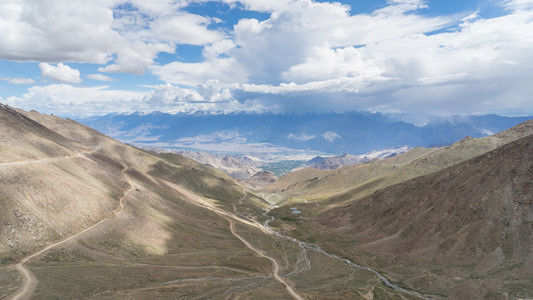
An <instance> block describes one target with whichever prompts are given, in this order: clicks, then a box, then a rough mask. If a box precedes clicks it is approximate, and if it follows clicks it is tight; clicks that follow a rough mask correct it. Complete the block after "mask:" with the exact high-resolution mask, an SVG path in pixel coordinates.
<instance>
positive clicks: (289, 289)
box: [226, 218, 303, 300]
mask: <svg viewBox="0 0 533 300" xmlns="http://www.w3.org/2000/svg"><path fill="white" fill-rule="evenodd" d="M226 219H227V220H228V221H229V226H230V229H231V233H232V234H233V235H234V236H235V237H236V238H238V239H239V240H241V242H242V243H243V244H244V245H245V246H246V247H247V248H248V249H250V250H252V251H254V252H255V253H257V254H258V255H259V256H261V257H264V258H266V259H268V260H270V261H271V262H272V276H273V277H274V279H275V280H276V281H278V282H279V283H281V284H282V285H283V286H284V287H285V289H286V290H287V292H288V293H289V294H290V295H291V296H292V297H293V298H294V299H298V300H303V298H302V296H300V295H299V294H298V293H296V291H295V290H294V289H293V288H292V287H291V286H290V285H289V284H287V282H285V280H284V279H283V278H281V277H280V276H279V264H278V262H277V261H276V260H275V259H274V258H272V257H270V256H268V255H267V254H265V253H264V252H263V251H261V250H259V249H257V248H255V247H254V246H252V245H251V244H250V243H249V242H248V241H247V240H245V239H244V238H243V237H242V236H240V235H239V234H238V233H237V232H235V225H234V224H233V221H232V220H231V219H230V218H226Z"/></svg>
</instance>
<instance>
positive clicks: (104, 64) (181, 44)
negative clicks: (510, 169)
mask: <svg viewBox="0 0 533 300" xmlns="http://www.w3.org/2000/svg"><path fill="white" fill-rule="evenodd" d="M0 32H2V35H0V102H1V103H6V104H8V105H11V106H15V107H19V108H23V109H27V110H30V109H34V110H37V111H39V112H42V113H53V114H56V115H60V116H89V115H101V114H108V113H129V112H134V111H143V112H149V111H164V112H185V113H192V112H209V113H230V112H256V113H262V112H274V113H299V112H313V113H321V112H346V111H371V112H380V113H392V114H413V115H416V114H419V115H452V114H489V113H496V114H500V115H507V116H524V115H533V97H532V96H531V95H533V0H462V1H460V0H353V1H348V0H344V1H340V2H333V1H318V0H314V1H313V0H217V1H205V0H151V1H145V0H131V1H122V0H92V1H85V0H83V1H82V0H40V1H33V0H2V1H1V2H0Z"/></svg>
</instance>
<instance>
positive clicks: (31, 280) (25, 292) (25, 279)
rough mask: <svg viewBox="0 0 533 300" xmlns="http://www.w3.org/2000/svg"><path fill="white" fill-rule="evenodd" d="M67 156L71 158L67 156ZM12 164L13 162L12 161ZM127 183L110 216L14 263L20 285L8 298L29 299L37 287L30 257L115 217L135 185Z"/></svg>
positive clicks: (128, 180)
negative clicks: (19, 276) (20, 280)
mask: <svg viewBox="0 0 533 300" xmlns="http://www.w3.org/2000/svg"><path fill="white" fill-rule="evenodd" d="M75 157H84V156H83V154H79V155H77V156H75ZM63 158H64V157H63ZM69 158H72V157H70V156H69ZM57 159H60V158H57ZM49 160H51V159H47V161H49ZM41 161H43V160H39V162H41ZM24 163H29V162H24ZM12 164H13V163H12ZM123 167H124V169H122V170H121V173H123V174H125V172H126V171H127V170H128V167H127V166H125V165H123ZM125 178H126V180H127V182H128V184H129V185H130V187H129V188H128V190H126V192H124V195H122V197H121V198H120V199H119V207H118V208H117V209H116V210H115V211H113V213H112V215H111V216H110V217H107V218H105V219H102V220H100V222H98V223H96V224H94V225H92V226H90V227H88V228H85V229H84V230H82V231H80V232H78V233H76V234H74V235H71V236H70V237H67V238H65V239H63V240H60V241H58V242H56V243H54V244H51V245H49V246H47V247H46V248H44V249H42V250H40V251H38V252H35V253H33V254H31V255H29V256H26V257H25V258H23V259H22V260H21V261H20V262H19V263H18V264H16V266H15V269H16V270H17V271H18V272H19V273H20V275H21V276H22V285H21V286H20V287H19V289H18V290H17V291H15V292H14V293H13V294H11V296H10V297H8V299H11V300H19V299H30V298H31V296H32V294H33V291H34V290H35V287H37V283H38V280H37V278H35V276H34V275H33V273H32V272H31V271H30V269H28V268H27V267H26V266H25V264H26V263H27V262H28V261H30V260H31V259H33V258H35V257H37V256H39V255H41V254H43V253H45V252H46V251H48V250H50V249H52V248H54V247H57V246H59V245H61V244H64V243H66V242H68V241H70V240H73V239H75V238H77V237H79V236H80V235H82V234H84V233H86V232H88V231H90V230H92V229H94V228H95V227H97V226H98V225H100V224H102V223H103V222H105V221H107V220H109V219H113V218H115V217H116V216H118V215H119V214H120V213H121V212H122V211H123V210H124V198H126V196H127V195H128V194H129V192H130V191H132V190H133V189H134V188H135V187H134V186H133V182H132V181H131V180H130V179H129V178H128V177H127V176H125Z"/></svg>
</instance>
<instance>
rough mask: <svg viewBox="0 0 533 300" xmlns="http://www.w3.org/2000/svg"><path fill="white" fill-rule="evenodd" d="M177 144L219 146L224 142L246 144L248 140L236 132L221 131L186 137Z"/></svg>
mask: <svg viewBox="0 0 533 300" xmlns="http://www.w3.org/2000/svg"><path fill="white" fill-rule="evenodd" d="M176 142H179V143H183V144H199V143H207V144H213V143H214V144H217V143H223V142H232V143H245V142H246V138H245V137H243V136H242V135H241V134H240V133H239V132H238V131H236V130H221V131H216V132H213V133H210V134H201V135H198V136H195V137H184V138H180V139H178V140H176Z"/></svg>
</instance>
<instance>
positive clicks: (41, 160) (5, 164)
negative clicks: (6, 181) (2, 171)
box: [0, 153, 84, 167]
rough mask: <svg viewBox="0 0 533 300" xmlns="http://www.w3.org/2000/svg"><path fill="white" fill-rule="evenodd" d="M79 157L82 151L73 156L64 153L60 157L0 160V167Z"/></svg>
mask: <svg viewBox="0 0 533 300" xmlns="http://www.w3.org/2000/svg"><path fill="white" fill-rule="evenodd" d="M81 157H84V156H83V153H78V154H77V155H75V156H71V155H65V156H60V157H49V158H41V159H34V160H27V161H15V162H0V167H2V166H23V165H30V164H39V163H50V162H55V161H61V160H66V159H72V158H81Z"/></svg>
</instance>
